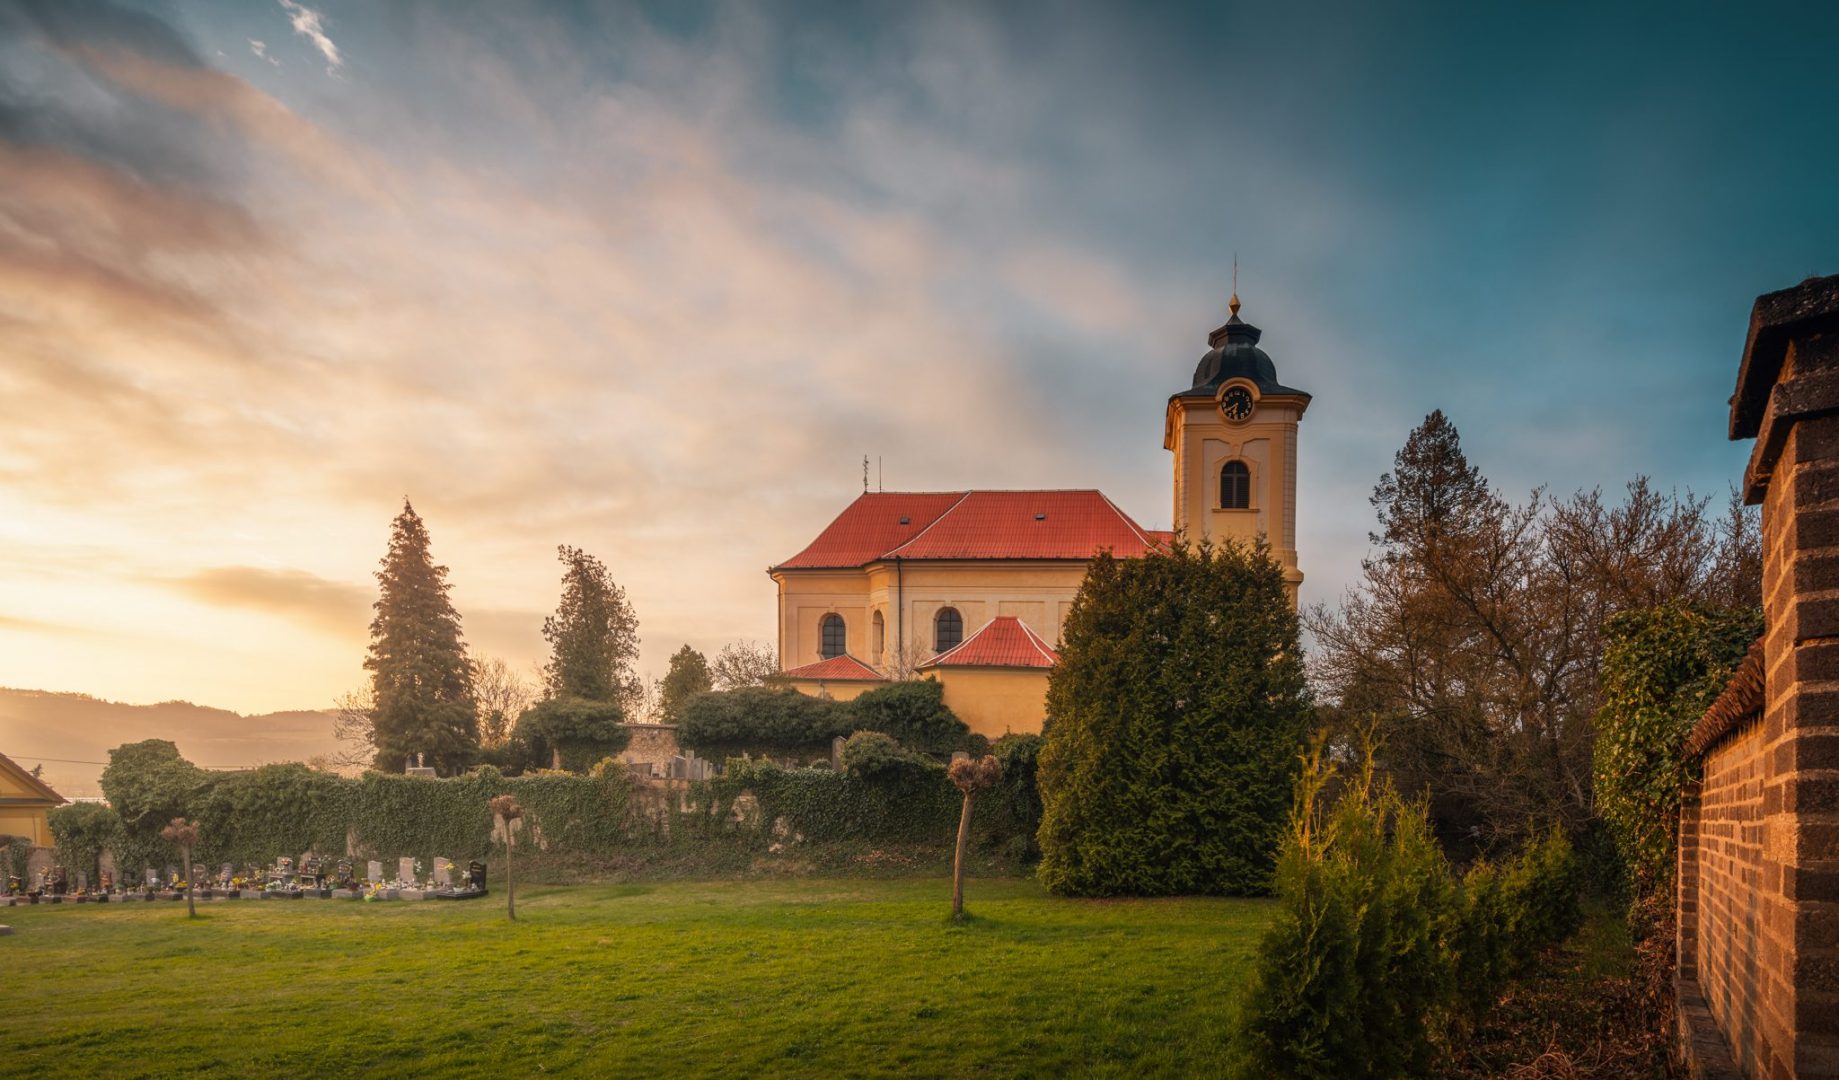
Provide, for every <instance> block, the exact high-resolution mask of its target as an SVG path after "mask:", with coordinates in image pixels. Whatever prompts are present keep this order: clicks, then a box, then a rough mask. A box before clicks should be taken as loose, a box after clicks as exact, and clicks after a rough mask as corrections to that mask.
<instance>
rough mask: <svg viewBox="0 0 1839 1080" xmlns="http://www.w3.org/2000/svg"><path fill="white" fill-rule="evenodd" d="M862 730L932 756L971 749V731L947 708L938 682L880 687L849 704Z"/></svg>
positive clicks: (899, 683)
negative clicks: (884, 736) (891, 739)
mask: <svg viewBox="0 0 1839 1080" xmlns="http://www.w3.org/2000/svg"><path fill="white" fill-rule="evenodd" d="M846 707H847V709H848V710H849V712H850V713H851V714H852V715H853V716H854V717H855V725H856V728H857V730H859V731H879V732H882V733H884V734H886V735H888V736H891V737H892V738H894V739H895V740H897V741H898V742H899V743H900V744H901V745H902V746H905V747H908V748H910V749H913V750H918V751H921V752H923V753H928V754H949V753H951V752H952V751H954V750H969V749H971V746H970V741H971V729H970V728H969V727H967V726H966V725H965V723H964V721H962V720H960V719H958V715H957V714H956V713H954V712H952V711H951V710H950V709H949V708H947V707H946V705H945V688H944V687H943V686H941V685H940V684H939V682H938V680H937V679H931V678H927V679H918V680H914V681H910V682H897V683H894V684H892V685H889V686H882V687H877V688H876V689H874V690H870V691H868V692H867V693H864V694H862V695H861V696H859V697H857V698H856V699H855V700H854V701H851V702H849V703H848V704H847V706H846Z"/></svg>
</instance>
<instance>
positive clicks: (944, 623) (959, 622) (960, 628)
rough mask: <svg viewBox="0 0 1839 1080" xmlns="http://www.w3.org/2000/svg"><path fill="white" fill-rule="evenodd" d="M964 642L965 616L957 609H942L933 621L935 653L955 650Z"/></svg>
mask: <svg viewBox="0 0 1839 1080" xmlns="http://www.w3.org/2000/svg"><path fill="white" fill-rule="evenodd" d="M963 640H964V616H962V615H960V614H958V609H957V608H951V607H948V608H940V609H939V614H938V615H937V617H935V618H934V619H933V620H932V645H933V650H934V651H935V652H944V651H945V650H946V649H955V648H957V647H958V643H959V642H961V641H963Z"/></svg>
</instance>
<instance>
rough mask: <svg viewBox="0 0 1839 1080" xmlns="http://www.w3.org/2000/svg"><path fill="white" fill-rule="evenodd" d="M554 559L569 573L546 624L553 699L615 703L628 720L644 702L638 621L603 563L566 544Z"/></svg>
mask: <svg viewBox="0 0 1839 1080" xmlns="http://www.w3.org/2000/svg"><path fill="white" fill-rule="evenodd" d="M556 557H557V558H558V559H560V560H561V562H562V565H563V566H565V567H567V569H566V570H564V571H563V573H562V599H561V602H560V603H558V604H557V605H556V613H555V614H554V615H551V616H549V617H548V618H546V619H544V620H543V639H544V640H545V641H547V642H549V650H550V655H549V663H548V664H547V665H545V666H544V667H543V679H544V682H545V684H546V689H547V690H548V692H549V697H551V698H582V699H585V700H587V701H604V702H616V703H618V704H619V705H620V706H622V707H624V708H625V709H626V711H627V715H628V717H630V716H631V715H632V713H633V712H634V711H635V709H636V706H637V704H638V702H639V700H640V699H641V698H642V697H643V696H644V687H643V686H642V685H641V684H640V682H639V679H638V675H637V673H636V672H634V670H633V664H634V663H635V662H636V661H637V660H638V657H639V619H638V616H637V615H636V614H634V612H633V610H632V605H631V604H628V603H627V602H626V591H625V590H624V589H622V588H620V587H619V586H618V585H617V584H615V583H614V581H613V579H612V577H611V576H609V575H608V574H607V567H606V564H605V563H603V562H601V561H600V560H599V559H596V558H595V557H594V556H592V555H589V554H588V553H587V552H585V551H582V550H581V549H580V548H575V547H569V546H568V545H566V544H564V545H562V546H561V547H559V548H557V549H556Z"/></svg>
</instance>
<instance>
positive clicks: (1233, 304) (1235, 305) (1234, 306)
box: [1226, 251, 1239, 319]
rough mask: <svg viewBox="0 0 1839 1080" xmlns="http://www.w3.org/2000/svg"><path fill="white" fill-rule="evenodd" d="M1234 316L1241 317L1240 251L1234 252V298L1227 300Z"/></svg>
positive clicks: (1227, 305)
mask: <svg viewBox="0 0 1839 1080" xmlns="http://www.w3.org/2000/svg"><path fill="white" fill-rule="evenodd" d="M1226 307H1227V309H1228V310H1230V311H1231V312H1232V317H1233V318H1235V319H1236V318H1238V317H1239V253H1238V252H1236V251H1235V252H1233V253H1232V299H1231V300H1228V301H1227V302H1226Z"/></svg>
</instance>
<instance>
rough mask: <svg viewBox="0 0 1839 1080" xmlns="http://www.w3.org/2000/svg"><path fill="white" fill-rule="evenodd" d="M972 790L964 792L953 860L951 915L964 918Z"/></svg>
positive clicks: (954, 917)
mask: <svg viewBox="0 0 1839 1080" xmlns="http://www.w3.org/2000/svg"><path fill="white" fill-rule="evenodd" d="M972 798H973V796H972V795H971V793H970V792H968V791H967V792H965V793H964V810H963V812H962V813H960V814H959V815H958V852H957V854H956V855H954V856H952V860H951V917H952V918H953V919H962V918H964V845H965V842H966V841H968V840H969V839H970V838H971V799H972Z"/></svg>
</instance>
